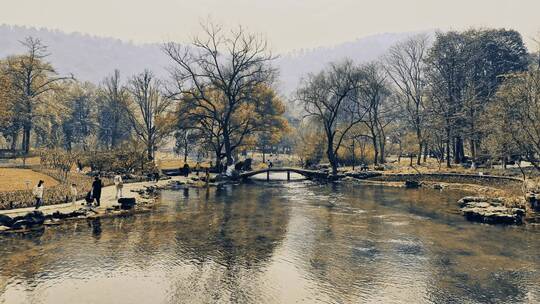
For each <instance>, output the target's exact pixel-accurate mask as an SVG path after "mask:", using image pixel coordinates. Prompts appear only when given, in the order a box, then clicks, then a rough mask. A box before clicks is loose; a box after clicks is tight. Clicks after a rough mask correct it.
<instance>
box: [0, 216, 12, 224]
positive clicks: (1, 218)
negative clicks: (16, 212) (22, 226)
mask: <svg viewBox="0 0 540 304" xmlns="http://www.w3.org/2000/svg"><path fill="white" fill-rule="evenodd" d="M12 224H13V219H12V218H11V217H9V216H7V215H3V214H0V226H7V227H11V225H12Z"/></svg>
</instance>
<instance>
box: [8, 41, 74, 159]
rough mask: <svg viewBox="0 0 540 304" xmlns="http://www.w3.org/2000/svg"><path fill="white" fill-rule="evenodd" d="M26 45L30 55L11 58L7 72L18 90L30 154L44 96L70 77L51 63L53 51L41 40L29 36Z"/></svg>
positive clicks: (26, 148)
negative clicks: (50, 57) (64, 75)
mask: <svg viewBox="0 0 540 304" xmlns="http://www.w3.org/2000/svg"><path fill="white" fill-rule="evenodd" d="M22 44H23V46H24V47H25V48H26V54H24V55H19V56H12V57H9V58H8V59H7V71H6V72H7V75H9V77H10V79H11V83H12V86H13V87H14V88H15V89H16V91H17V106H16V111H17V115H18V118H19V120H20V122H21V126H22V129H23V140H22V149H23V151H24V152H25V153H28V152H29V150H30V135H31V131H32V128H33V126H34V121H35V119H36V118H37V117H38V116H37V113H36V108H38V107H42V106H43V103H44V98H42V97H43V96H44V95H45V94H47V93H48V92H51V91H53V90H55V88H56V86H55V85H56V84H57V83H58V82H59V81H61V80H65V79H68V78H70V77H59V76H58V75H57V73H56V71H55V69H54V68H53V67H52V66H51V64H49V63H48V62H46V61H45V58H46V57H47V56H48V55H49V53H48V52H47V46H45V45H44V44H42V43H41V41H40V40H39V39H36V38H32V37H28V38H26V39H25V40H24V41H23V42H22ZM71 78H72V77H71Z"/></svg>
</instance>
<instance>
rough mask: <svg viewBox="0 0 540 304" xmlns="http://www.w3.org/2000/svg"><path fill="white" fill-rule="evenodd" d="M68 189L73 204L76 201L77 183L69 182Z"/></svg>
mask: <svg viewBox="0 0 540 304" xmlns="http://www.w3.org/2000/svg"><path fill="white" fill-rule="evenodd" d="M69 190H70V192H71V203H72V204H73V206H75V205H76V203H77V184H71V187H70V189H69Z"/></svg>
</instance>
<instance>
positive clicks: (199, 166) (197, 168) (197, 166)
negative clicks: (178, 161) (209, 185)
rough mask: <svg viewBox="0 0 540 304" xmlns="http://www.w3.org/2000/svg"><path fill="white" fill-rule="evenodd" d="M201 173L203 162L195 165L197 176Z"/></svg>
mask: <svg viewBox="0 0 540 304" xmlns="http://www.w3.org/2000/svg"><path fill="white" fill-rule="evenodd" d="M199 171H201V162H199V161H197V163H196V164H195V173H196V175H197V176H199Z"/></svg>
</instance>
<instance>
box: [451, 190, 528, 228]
mask: <svg viewBox="0 0 540 304" xmlns="http://www.w3.org/2000/svg"><path fill="white" fill-rule="evenodd" d="M458 203H459V204H460V206H461V212H462V213H463V215H464V216H465V218H466V219H467V220H469V221H474V222H480V223H487V224H517V225H519V224H522V223H523V218H524V217H525V210H524V209H522V208H510V207H506V206H505V205H504V200H503V199H500V198H486V197H470V196H468V197H464V198H462V199H460V200H459V201H458Z"/></svg>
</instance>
